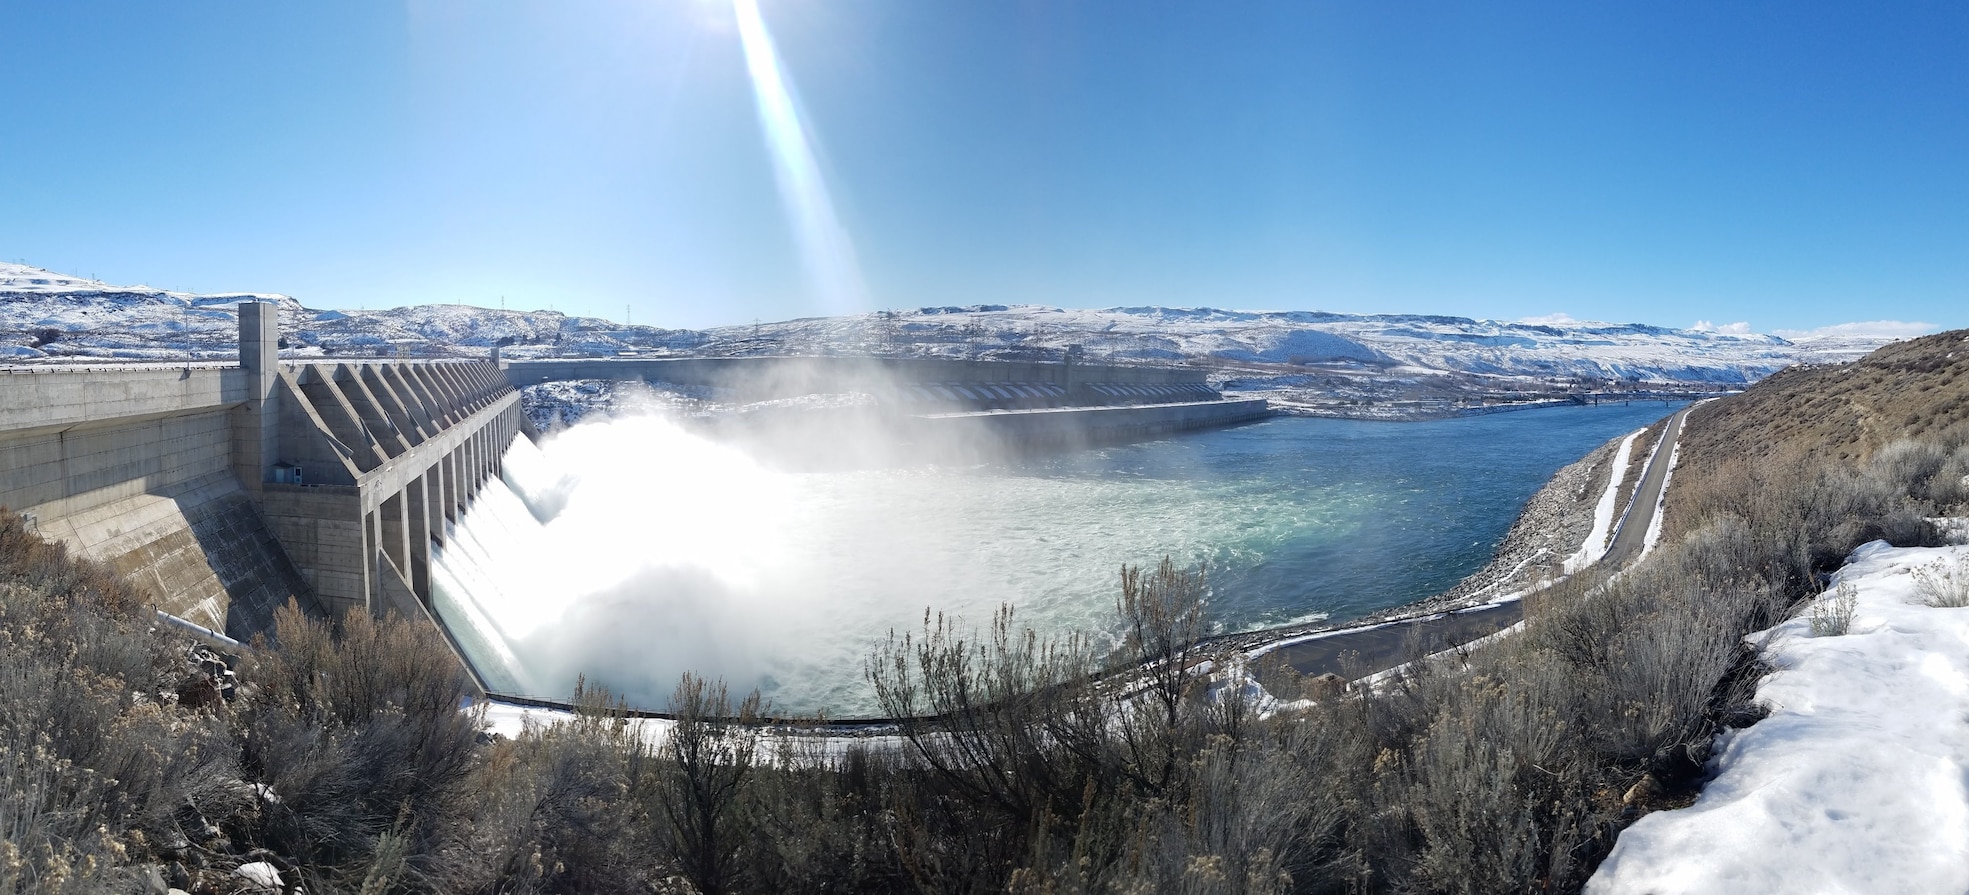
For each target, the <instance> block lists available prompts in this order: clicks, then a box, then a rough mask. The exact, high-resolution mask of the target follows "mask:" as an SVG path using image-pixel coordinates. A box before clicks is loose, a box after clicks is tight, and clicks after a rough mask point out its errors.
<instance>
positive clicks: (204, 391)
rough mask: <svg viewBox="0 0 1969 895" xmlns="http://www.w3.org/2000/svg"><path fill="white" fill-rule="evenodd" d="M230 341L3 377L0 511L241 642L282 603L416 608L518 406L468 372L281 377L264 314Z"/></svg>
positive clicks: (475, 368) (251, 313)
mask: <svg viewBox="0 0 1969 895" xmlns="http://www.w3.org/2000/svg"><path fill="white" fill-rule="evenodd" d="M240 333H241V338H240V347H241V350H240V362H239V363H238V364H209V363H204V364H190V365H184V364H180V365H168V364H133V365H109V364H105V365H97V366H87V367H78V366H31V367H5V368H0V506H5V507H8V508H10V509H11V510H13V511H14V512H17V513H20V514H21V515H22V516H23V517H24V518H25V519H26V520H27V522H28V524H29V525H30V526H32V527H33V528H34V529H36V530H37V531H38V532H39V533H40V534H42V535H43V536H44V537H48V538H50V539H52V540H57V541H60V542H62V543H64V544H67V545H68V546H69V547H70V548H71V549H72V550H74V551H75V552H76V553H78V554H80V555H81V556H84V557H87V558H90V559H94V560H98V561H102V562H105V563H107V564H109V565H111V566H112V567H114V568H116V569H117V570H118V571H121V572H123V573H125V574H126V575H128V576H129V577H130V578H131V579H132V580H134V581H136V582H137V583H139V584H141V585H143V586H145V587H146V589H147V590H149V591H150V592H151V593H152V594H153V595H154V597H155V599H156V603H157V606H158V608H159V609H161V610H163V611H165V612H168V613H170V614H172V615H176V616H179V617H181V618H185V619H187V620H190V621H192V622H195V623H197V624H200V625H203V626H205V627H208V628H211V629H213V630H216V631H223V632H225V633H226V634H227V635H228V636H231V637H234V638H236V639H240V640H246V639H249V638H251V637H252V636H253V635H255V634H258V633H262V632H265V631H268V630H269V629H270V627H271V621H272V615H273V611H274V610H275V609H276V608H278V607H279V606H281V605H282V604H284V603H286V602H287V601H289V600H295V601H297V602H299V603H300V604H301V605H302V606H303V607H304V608H308V609H312V610H315V611H318V612H323V613H330V614H337V613H345V612H349V611H355V610H364V611H369V612H381V611H383V610H384V609H385V608H389V607H394V608H397V609H398V610H400V611H405V612H410V611H413V610H417V609H418V607H415V606H407V605H404V603H405V600H404V599H403V597H402V595H403V594H406V593H407V594H412V595H414V596H417V597H419V598H421V599H425V600H427V599H428V597H429V583H428V577H429V557H430V551H431V547H432V545H433V543H436V542H441V540H442V539H443V538H444V537H445V526H446V523H447V522H449V521H453V520H456V519H457V517H458V515H459V514H460V513H461V512H463V510H464V508H465V507H466V505H468V504H469V502H470V501H471V499H472V496H473V495H474V494H476V493H477V491H478V489H479V487H481V485H483V483H484V482H485V481H486V480H487V479H488V478H490V477H491V476H494V475H497V474H498V473H499V462H500V456H501V454H502V453H503V452H504V450H505V448H506V446H507V445H508V444H509V443H510V442H511V440H512V438H513V437H514V436H515V435H517V434H518V433H519V432H520V431H521V428H522V426H523V425H524V423H523V419H522V415H521V413H520V410H519V406H518V402H519V396H518V393H516V392H514V391H513V389H512V388H511V387H510V386H509V385H508V384H507V382H506V380H505V378H504V377H503V376H501V375H500V373H499V371H498V369H497V368H496V367H494V366H493V365H491V364H488V363H483V362H476V361H422V362H402V361H372V362H346V363H305V362H302V363H281V362H279V360H278V354H277V349H276V343H277V340H278V337H279V334H278V333H277V332H276V330H275V321H274V314H273V312H272V308H271V306H268V305H261V304H257V303H251V302H249V303H245V304H242V305H241V306H240ZM388 576H394V577H395V578H396V579H397V580H396V581H389V580H388ZM386 584H389V585H392V586H389V587H386V586H385V585H386Z"/></svg>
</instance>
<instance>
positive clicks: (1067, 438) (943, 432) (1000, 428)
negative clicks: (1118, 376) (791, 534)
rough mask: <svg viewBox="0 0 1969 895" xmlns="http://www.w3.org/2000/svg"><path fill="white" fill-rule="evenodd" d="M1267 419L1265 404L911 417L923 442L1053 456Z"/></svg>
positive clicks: (1253, 401) (1260, 400) (1268, 412)
mask: <svg viewBox="0 0 1969 895" xmlns="http://www.w3.org/2000/svg"><path fill="white" fill-rule="evenodd" d="M1270 415H1271V410H1270V409H1269V407H1268V406H1267V403H1266V401H1265V400H1264V399H1263V398H1254V399H1247V400H1238V401H1193V402H1184V403H1177V404H1148V405H1136V406H1116V407H1061V408H1052V409H1044V410H1010V411H1005V410H1000V411H985V412H974V413H942V414H928V415H924V416H919V417H915V418H914V420H913V426H912V428H913V430H914V431H915V433H916V436H917V437H918V438H920V439H922V440H923V441H925V442H929V443H942V444H960V445H961V444H977V445H1005V446H1010V447H1012V448H1014V449H1016V450H1057V449H1064V448H1074V447H1082V446H1088V445H1100V444H1117V443H1122V442H1129V441H1144V440H1148V439H1153V438H1162V437H1164V436H1168V435H1173V434H1176V433H1178V432H1188V431H1192V430H1196V429H1211V428H1217V427H1220V426H1231V425H1236V424H1238V423H1247V422H1254V421H1257V420H1261V419H1264V418H1266V417H1268V416H1270Z"/></svg>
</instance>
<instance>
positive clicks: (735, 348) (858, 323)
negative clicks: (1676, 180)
mask: <svg viewBox="0 0 1969 895" xmlns="http://www.w3.org/2000/svg"><path fill="white" fill-rule="evenodd" d="M248 299H260V300H265V301H271V302H274V303H276V304H278V305H279V306H280V318H281V331H282V333H283V343H282V347H283V349H285V351H284V354H285V355H286V356H290V357H324V356H340V357H378V356H384V357H388V356H408V357H456V356H477V357H482V356H485V355H486V354H487V353H488V352H489V351H490V350H491V349H492V348H493V347H494V346H496V345H497V346H505V347H504V351H505V353H506V355H507V356H509V357H515V358H523V357H551V356H605V355H616V354H622V353H635V354H639V355H671V356H675V355H698V356H738V355H776V354H879V355H890V356H940V357H966V358H978V359H1036V360H1057V359H1059V358H1061V357H1062V356H1064V354H1065V353H1066V352H1067V351H1068V350H1069V348H1070V346H1080V351H1081V352H1082V357H1084V358H1085V359H1086V360H1087V361H1089V362H1094V363H1122V364H1134V363H1149V364H1171V363H1178V364H1191V365H1200V366H1206V367H1209V368H1210V369H1211V371H1212V372H1211V375H1212V379H1213V382H1214V383H1216V384H1217V385H1219V386H1220V387H1222V388H1223V389H1224V390H1226V391H1228V392H1231V393H1233V394H1250V395H1261V396H1265V397H1269V398H1271V399H1272V400H1273V401H1274V404H1275V405H1277V406H1279V407H1281V408H1283V409H1287V410H1292V411H1297V412H1305V413H1316V414H1329V415H1342V416H1417V415H1440V414H1446V413H1461V412H1469V411H1471V410H1473V409H1483V408H1493V407H1498V406H1521V405H1525V404H1527V403H1536V402H1538V401H1544V400H1555V399H1564V397H1565V396H1566V395H1569V394H1579V393H1607V392H1632V391H1655V392H1670V393H1682V394H1692V393H1700V392H1708V391H1716V390H1729V389H1734V388H1738V387H1741V386H1743V385H1745V384H1748V383H1750V382H1754V381H1756V380H1758V379H1761V378H1763V377H1764V376H1767V375H1769V374H1771V373H1772V372H1774V371H1776V370H1778V369H1781V368H1783V367H1786V366H1789V365H1791V364H1794V363H1801V362H1803V363H1825V362H1835V361H1844V360H1851V359H1853V358H1855V357H1858V356H1860V355H1861V354H1864V353H1866V352H1867V351H1870V350H1872V349H1873V348H1875V347H1878V346H1879V345H1880V344H1883V343H1885V342H1886V341H1888V338H1886V337H1884V336H1880V337H1869V336H1867V335H1865V334H1864V333H1853V332H1846V333H1842V334H1841V335H1840V336H1839V337H1837V338H1828V339H1822V340H1818V341H1803V340H1800V341H1787V340H1786V339H1783V338H1779V337H1777V336H1772V335H1761V334H1755V333H1744V332H1718V331H1714V330H1707V329H1704V330H1696V329H1672V328H1665V327H1659V326H1649V325H1644V324H1638V323H1624V324H1607V323H1586V322H1575V321H1566V322H1563V323H1499V322H1494V321H1488V320H1471V319H1467V318H1462V317H1434V316H1416V315H1371V316H1362V315H1350V314H1333V313H1326V312H1321V311H1230V310H1219V309H1214V308H1195V309H1182V308H1162V307H1126V308H1106V309H1099V310H1074V309H1060V308H1050V307H1040V306H1033V305H1011V306H1006V305H981V306H971V307H964V308H948V307H946V308H938V307H927V308H918V309H914V310H904V311H882V312H876V313H869V314H858V315H849V316H842V317H821V318H807V319H800V320H788V321H782V322H777V323H760V324H754V325H750V326H730V327H721V328H716V329H711V330H704V331H692V330H672V329H663V328H660V327H652V326H629V325H625V324H617V323H613V322H611V321H607V320H602V319H599V318H593V317H569V316H567V315H565V314H560V313H557V312H554V311H506V310H490V309H485V308H473V307H466V306H462V305H419V306H416V307H408V308H392V309H387V310H376V311H370V310H359V311H350V310H315V309H311V308H307V307H304V306H302V305H301V303H300V302H298V301H296V300H294V299H292V298H290V297H288V296H285V295H257V294H248V293H238V294H220V295H193V294H187V293H182V292H170V291H166V290H161V289H155V288H152V287H149V286H115V285H111V284H107V283H102V282H99V281H96V280H89V279H83V278H79V277H73V276H66V275H63V274H57V273H52V272H49V271H45V270H41V269H39V268H34V267H27V266H23V265H17V264H0V359H4V360H14V361H34V360H40V359H81V358H127V359H173V358H181V357H184V356H185V352H186V351H187V350H189V351H190V352H191V353H192V354H193V355H195V356H197V357H201V358H208V357H209V358H227V357H231V356H232V353H233V351H234V350H235V349H234V344H233V343H234V339H235V332H236V329H235V323H234V314H235V311H234V307H233V306H234V305H235V304H236V303H238V302H239V301H242V300H248Z"/></svg>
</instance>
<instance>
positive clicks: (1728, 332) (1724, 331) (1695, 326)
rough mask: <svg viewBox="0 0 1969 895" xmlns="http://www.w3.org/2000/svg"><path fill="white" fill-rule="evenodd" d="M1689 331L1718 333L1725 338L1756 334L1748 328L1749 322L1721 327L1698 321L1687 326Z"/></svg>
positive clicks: (1744, 321) (1726, 324)
mask: <svg viewBox="0 0 1969 895" xmlns="http://www.w3.org/2000/svg"><path fill="white" fill-rule="evenodd" d="M1689 329H1692V330H1694V331H1696V332H1699V333H1718V334H1721V335H1725V336H1748V335H1752V334H1754V333H1755V332H1756V330H1753V329H1751V328H1750V322H1749V321H1746V320H1739V321H1737V322H1735V323H1725V324H1723V325H1721V326H1717V325H1716V324H1714V323H1711V322H1709V321H1707V320H1698V321H1696V322H1694V323H1691V324H1689Z"/></svg>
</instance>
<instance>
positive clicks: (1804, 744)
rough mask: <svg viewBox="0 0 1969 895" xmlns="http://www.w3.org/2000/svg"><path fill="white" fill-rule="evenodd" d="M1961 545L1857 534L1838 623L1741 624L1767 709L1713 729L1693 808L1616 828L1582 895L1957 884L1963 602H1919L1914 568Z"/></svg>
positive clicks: (1965, 681)
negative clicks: (1831, 627) (1761, 664)
mask: <svg viewBox="0 0 1969 895" xmlns="http://www.w3.org/2000/svg"><path fill="white" fill-rule="evenodd" d="M1965 553H1969V548H1963V547H1936V548H1922V547H1906V548H1898V547H1893V546H1891V545H1889V544H1887V543H1886V542H1885V541H1875V542H1873V543H1870V544H1867V545H1864V546H1862V547H1860V548H1859V549H1858V550H1856V551H1854V552H1853V554H1852V556H1851V557H1850V558H1849V559H1848V563H1847V565H1846V567H1845V568H1844V569H1842V570H1841V571H1840V572H1839V574H1838V576H1837V578H1836V582H1837V583H1838V584H1843V585H1847V586H1850V587H1851V588H1852V589H1853V591H1854V592H1855V593H1856V594H1857V610H1856V612H1855V615H1854V617H1853V622H1852V625H1851V627H1850V628H1849V629H1848V633H1847V634H1845V635H1843V636H1823V637H1813V636H1811V628H1810V621H1809V619H1808V618H1802V617H1801V618H1795V619H1792V620H1790V621H1787V622H1784V623H1783V624H1780V625H1778V626H1777V627H1775V628H1772V629H1770V630H1768V631H1764V632H1760V633H1758V634H1754V635H1752V636H1751V637H1750V638H1749V640H1750V642H1751V643H1753V644H1757V643H1762V644H1766V647H1765V650H1764V658H1765V661H1767V662H1770V663H1771V664H1772V665H1773V666H1774V667H1775V668H1776V669H1777V670H1776V671H1775V672H1774V673H1772V674H1771V675H1770V676H1768V677H1766V678H1764V680H1763V681H1761V682H1760V683H1759V684H1758V686H1757V698H1758V701H1759V702H1761V703H1762V704H1764V705H1765V706H1767V707H1769V708H1770V709H1771V714H1770V716H1769V717H1766V718H1765V719H1764V720H1762V721H1760V722H1758V723H1757V724H1756V725H1754V726H1751V727H1749V728H1745V729H1743V730H1737V731H1730V732H1726V733H1724V734H1723V735H1721V736H1719V737H1718V738H1717V743H1716V749H1715V750H1714V753H1713V754H1715V755H1716V756H1717V758H1715V759H1714V770H1715V773H1716V778H1715V779H1714V780H1713V781H1712V782H1711V783H1710V784H1709V785H1708V787H1707V788H1705V789H1704V790H1703V793H1702V795H1701V796H1700V797H1698V798H1697V799H1696V802H1695V804H1693V805H1691V806H1689V807H1688V808H1684V809H1680V810H1675V811H1661V812H1657V813H1654V814H1650V815H1648V816H1646V817H1643V818H1641V819H1640V820H1639V821H1637V822H1635V824H1634V825H1633V826H1632V827H1629V828H1628V829H1627V830H1626V831H1625V832H1623V833H1621V834H1620V839H1619V841H1618V842H1616V843H1615V845H1614V849H1613V852H1612V854H1610V855H1609V856H1608V857H1607V860H1606V862H1605V863H1604V864H1602V865H1601V867H1600V871H1599V873H1598V874H1597V875H1595V876H1594V877H1593V879H1592V880H1590V881H1589V882H1588V883H1587V886H1586V891H1587V892H1588V893H1590V895H1644V893H1656V895H1670V893H1736V892H1888V891H1892V892H1910V893H1951V895H1959V893H1962V892H1965V891H1969V609H1938V608H1934V607H1930V606H1927V605H1925V604H1924V602H1923V600H1922V598H1921V596H1920V595H1919V593H1918V592H1917V590H1916V576H1915V575H1914V574H1913V573H1914V572H1915V570H1917V569H1920V568H1922V567H1924V566H1927V565H1928V564H1930V563H1933V562H1936V561H1938V560H1941V561H1949V562H1954V561H1958V560H1959V559H1961V558H1963V557H1964V555H1965ZM1821 599H1825V598H1824V597H1821Z"/></svg>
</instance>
